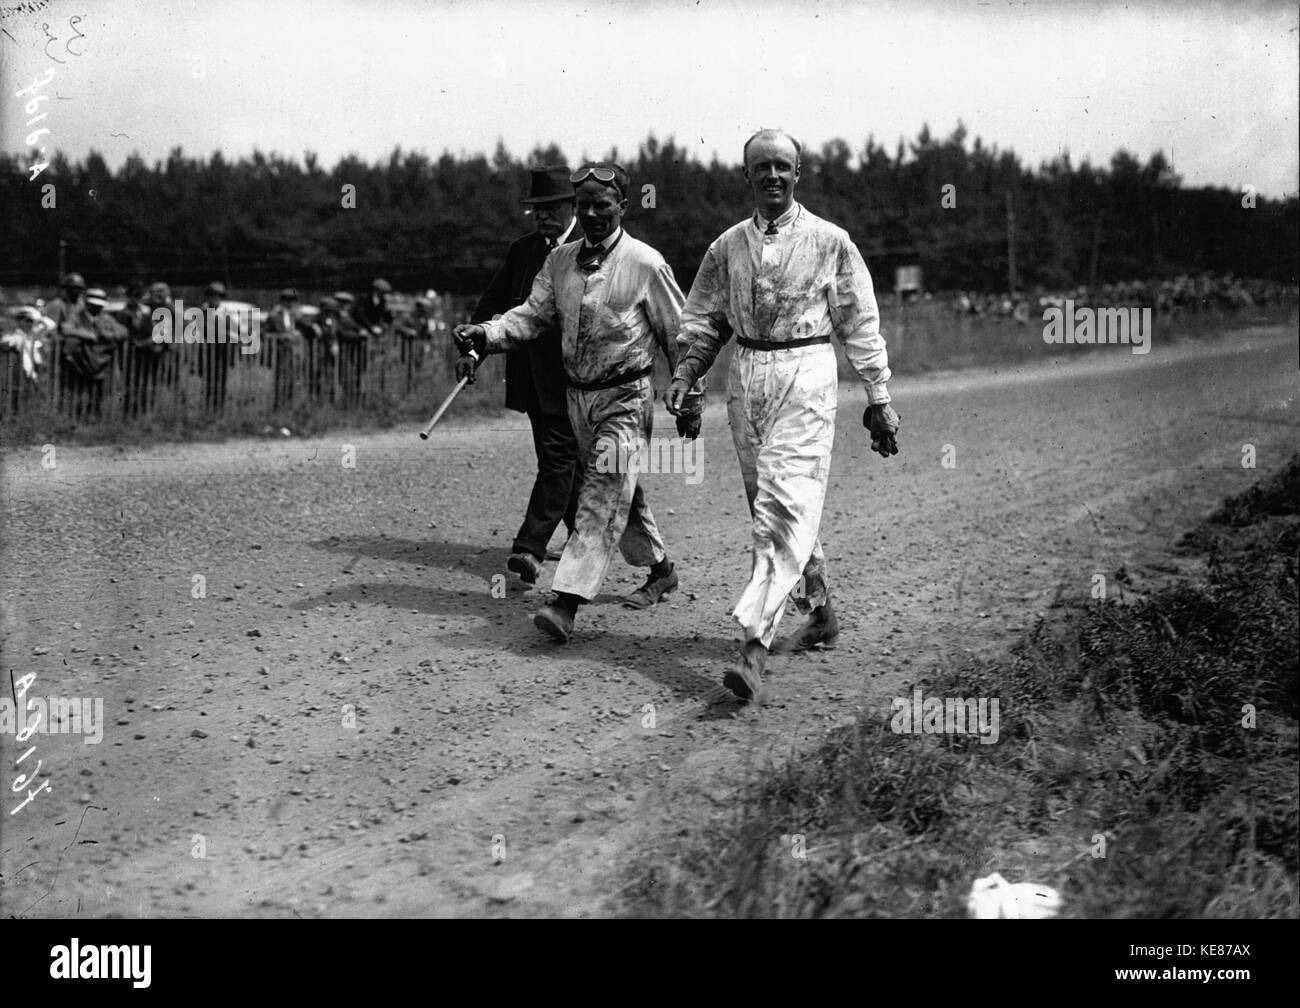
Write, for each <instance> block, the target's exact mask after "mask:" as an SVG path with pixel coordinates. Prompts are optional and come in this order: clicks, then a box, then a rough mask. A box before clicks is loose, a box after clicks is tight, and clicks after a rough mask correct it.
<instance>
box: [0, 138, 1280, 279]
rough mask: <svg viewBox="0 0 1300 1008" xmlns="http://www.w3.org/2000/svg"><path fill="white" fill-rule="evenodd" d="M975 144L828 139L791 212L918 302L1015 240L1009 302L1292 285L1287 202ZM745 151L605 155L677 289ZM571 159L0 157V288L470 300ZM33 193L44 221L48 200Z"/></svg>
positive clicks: (1001, 272)
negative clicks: (1184, 280)
mask: <svg viewBox="0 0 1300 1008" xmlns="http://www.w3.org/2000/svg"><path fill="white" fill-rule="evenodd" d="M967 139H968V138H967V132H966V130H965V128H964V127H963V126H962V125H961V124H960V122H959V123H958V125H957V128H956V129H955V130H954V132H953V133H952V134H951V135H950V136H949V137H947V138H946V139H937V138H935V137H934V136H932V135H931V133H930V130H929V128H928V127H925V128H923V129H922V130H921V132H920V134H919V135H918V136H917V138H916V139H915V140H913V141H911V142H908V143H904V142H902V141H900V142H899V144H898V146H897V149H896V150H895V151H894V152H893V153H892V154H891V153H890V152H889V151H888V150H887V149H886V148H885V147H883V146H881V145H880V144H879V143H877V142H876V140H875V139H874V138H868V139H867V141H866V143H865V145H864V146H863V148H862V149H861V150H859V151H858V152H856V158H855V156H854V151H852V150H851V149H850V147H849V145H848V144H847V143H845V142H844V141H843V140H838V139H837V140H832V141H831V142H829V143H826V144H824V145H822V146H821V148H820V149H818V150H813V149H806V150H805V152H804V158H803V175H802V178H801V180H800V183H799V188H798V190H797V194H798V198H799V199H800V201H801V202H803V203H804V204H805V205H806V206H808V207H809V209H811V210H812V211H813V212H815V213H817V214H819V215H821V216H823V217H826V218H827V219H829V220H831V221H834V222H835V223H837V224H839V225H841V226H843V227H844V228H846V229H847V230H848V232H849V234H850V235H851V236H852V237H853V239H854V241H856V242H857V244H858V247H859V248H860V249H861V250H862V253H863V255H864V256H865V258H866V260H867V263H868V265H869V266H870V267H871V269H872V271H873V273H874V274H875V276H876V278H877V286H878V287H879V288H881V289H884V290H888V289H889V288H890V287H891V286H892V277H893V269H894V267H896V266H900V265H907V264H913V263H915V264H919V265H921V266H922V267H923V269H924V271H925V284H926V286H927V287H928V288H930V289H935V290H939V289H955V288H963V289H968V290H969V289H977V290H986V291H995V290H1006V289H1007V287H1008V285H1009V282H1010V281H1009V275H1008V274H1009V271H1008V266H1009V263H1008V257H1009V253H1010V245H1011V244H1014V256H1015V265H1016V271H1015V279H1016V282H1017V286H1018V287H1020V288H1031V287H1034V286H1043V287H1046V288H1050V289H1060V288H1064V287H1068V286H1072V285H1077V284H1082V283H1104V282H1108V281H1118V280H1127V279H1131V278H1134V277H1165V276H1175V275H1178V274H1183V273H1192V274H1195V273H1201V272H1205V271H1212V272H1214V273H1218V274H1222V273H1233V274H1236V275H1244V276H1254V277H1259V278H1263V279H1269V280H1276V281H1280V282H1284V283H1295V282H1296V281H1297V276H1298V274H1300V261H1298V260H1300V212H1298V206H1300V205H1298V201H1297V199H1296V198H1294V197H1292V198H1290V199H1287V200H1285V201H1277V200H1267V199H1264V198H1263V197H1256V196H1253V195H1252V194H1251V193H1250V192H1246V193H1243V192H1242V191H1241V190H1240V189H1228V188H1208V187H1207V188H1200V189H1189V188H1183V186H1182V183H1181V179H1180V178H1179V177H1178V176H1177V175H1175V174H1174V173H1173V171H1172V170H1171V168H1170V165H1169V163H1168V161H1167V160H1166V158H1165V157H1164V155H1163V154H1161V153H1159V152H1157V153H1155V154H1153V155H1152V156H1151V157H1150V159H1149V160H1147V161H1145V162H1143V161H1142V160H1141V159H1139V158H1137V157H1134V156H1133V155H1132V154H1130V153H1128V152H1127V151H1124V150H1120V151H1119V152H1117V153H1116V154H1115V155H1114V156H1113V157H1112V158H1111V160H1110V164H1109V166H1107V167H1097V166H1094V165H1092V164H1090V163H1088V162H1087V161H1084V162H1083V163H1081V164H1078V165H1075V164H1074V163H1073V162H1072V161H1071V159H1070V157H1069V155H1068V154H1062V155H1061V156H1059V157H1057V158H1056V159H1054V160H1052V161H1050V162H1048V163H1045V164H1043V165H1041V166H1039V167H1038V168H1037V169H1034V168H1030V167H1027V166H1025V165H1024V164H1022V162H1021V161H1020V159H1019V157H1017V155H1016V154H1015V153H1013V152H1012V151H1009V150H999V149H998V148H997V147H987V146H985V145H984V144H983V143H982V142H981V141H980V140H979V139H978V138H976V139H975V140H974V142H973V143H968V142H967ZM739 157H740V151H739V144H738V145H737V151H736V152H735V162H730V163H723V162H721V161H719V160H718V159H716V158H715V159H714V160H713V161H711V162H710V163H707V164H706V163H703V162H701V161H700V160H699V159H698V158H697V157H694V156H693V155H692V154H691V153H690V152H689V150H688V149H686V148H684V147H681V146H679V145H678V144H677V143H675V142H674V141H673V140H672V139H669V140H667V141H664V142H660V141H659V140H656V139H655V138H654V137H653V136H651V137H649V138H648V139H647V140H646V141H645V143H643V144H642V145H641V147H640V149H639V150H638V151H637V153H636V155H635V156H633V157H628V158H626V159H624V158H620V157H619V152H618V151H612V152H610V158H611V159H614V160H618V161H619V162H620V163H621V164H623V165H624V166H625V167H626V168H627V169H628V171H629V172H630V174H631V177H632V192H631V193H630V204H631V206H630V210H629V214H628V217H627V221H626V223H627V225H628V228H629V230H630V231H631V232H632V233H634V234H636V235H637V236H638V237H641V238H643V239H645V240H646V241H648V242H650V243H651V244H652V245H653V246H655V247H656V248H658V249H659V250H660V251H661V252H662V253H663V254H664V256H665V257H666V258H667V259H668V261H669V262H670V263H671V264H672V266H673V269H674V270H675V271H676V273H677V275H678V278H679V280H680V281H681V282H682V285H683V287H684V288H685V287H686V286H687V285H688V284H689V283H690V281H691V279H692V278H693V276H694V274H695V270H696V269H697V267H698V265H699V262H700V258H701V256H702V255H703V254H704V250H705V249H706V248H707V247H708V245H709V243H710V242H711V241H712V240H713V239H714V238H715V237H716V236H717V235H718V234H719V233H721V231H722V230H723V229H725V228H726V227H728V226H729V225H730V224H732V223H734V222H735V221H737V220H739V219H741V218H742V217H744V216H745V215H746V214H747V213H748V210H749V200H748V196H747V193H746V189H745V184H744V181H743V179H742V178H741V174H740V169H739V165H738V162H739ZM563 160H566V159H565V157H564V155H563V153H562V152H561V151H560V150H559V149H558V148H556V147H555V146H554V145H552V146H550V147H548V148H544V149H541V148H539V149H536V150H534V151H532V152H531V154H530V155H529V156H528V157H527V158H526V159H523V160H520V159H518V158H515V157H513V156H511V155H510V154H509V153H508V152H507V151H506V150H505V149H504V148H503V147H502V146H501V145H500V144H498V147H497V150H496V151H495V153H494V154H493V155H492V157H490V158H489V157H486V156H483V155H477V156H472V157H455V156H453V155H452V154H450V153H444V154H442V156H440V157H438V158H436V159H432V158H430V157H428V156H425V155H423V154H419V153H414V152H410V151H402V150H401V149H394V150H393V151H392V153H391V154H390V155H389V156H388V157H387V159H386V160H383V161H380V162H376V163H373V164H369V163H366V162H365V161H362V160H360V159H358V158H357V157H355V156H349V157H346V158H344V159H343V160H341V161H339V162H338V163H337V164H335V165H334V166H333V167H332V168H325V167H323V166H322V165H321V164H320V163H319V160H318V159H317V157H316V156H315V155H314V154H311V153H307V154H306V155H305V156H304V157H303V159H302V161H301V162H299V161H298V160H295V159H292V158H285V157H281V156H279V155H276V154H270V155H267V154H263V153H261V152H257V151H255V152H254V153H253V154H252V156H251V157H241V158H239V159H238V160H234V161H231V160H228V159H227V158H225V157H224V156H223V155H221V154H220V153H216V154H213V155H212V156H211V157H210V158H207V159H206V160H205V159H203V158H193V157H187V156H185V154H184V153H183V152H182V150H181V149H180V148H176V149H175V150H173V151H172V153H171V154H170V155H169V156H168V158H167V159H166V161H160V162H156V163H155V164H153V165H152V166H150V165H148V164H146V163H145V162H144V161H143V160H142V159H141V158H140V157H138V156H133V157H131V158H129V159H128V160H127V161H126V162H125V163H124V164H123V165H122V166H121V167H120V168H118V169H117V170H112V169H110V168H109V167H108V165H107V164H106V163H105V161H104V159H103V157H102V156H100V155H99V154H97V153H94V152H91V153H90V155H89V156H88V157H87V158H86V159H85V160H84V161H69V160H68V159H67V158H66V157H64V156H63V155H61V154H59V155H56V156H55V157H54V158H53V159H52V160H51V162H50V165H49V167H48V168H47V169H46V170H45V171H44V172H42V173H41V174H40V175H39V177H37V178H36V179H34V180H29V178H28V170H27V165H28V164H30V163H31V160H30V159H20V158H17V157H14V156H0V215H2V216H3V219H4V220H5V222H6V229H5V230H6V237H7V239H8V240H7V241H5V242H4V244H3V251H2V253H0V255H2V256H3V258H2V259H0V282H3V283H6V284H10V285H18V284H37V283H39V284H43V285H53V284H54V282H55V281H56V280H57V277H58V269H59V242H60V240H61V239H62V240H63V241H65V242H66V248H67V252H66V255H67V268H68V269H69V270H76V271H78V272H81V273H83V274H85V275H86V276H87V278H88V279H90V280H91V281H92V282H93V283H95V284H98V285H104V284H125V283H128V282H130V281H131V280H135V279H139V280H143V281H146V282H147V281H149V280H151V279H154V278H158V279H163V280H166V281H168V282H171V283H174V284H202V283H206V282H208V281H210V280H218V279H219V280H222V281H223V282H225V283H226V284H227V285H228V286H230V287H231V288H232V293H234V294H235V296H238V294H237V290H238V288H240V287H257V288H272V287H278V286H289V285H293V286H300V287H304V288H310V289H316V290H327V289H333V288H337V287H345V288H352V289H357V288H363V287H366V286H368V285H369V282H370V280H371V279H372V278H373V277H376V276H384V277H386V278H387V279H388V280H390V281H391V282H392V283H393V284H394V285H395V286H396V287H397V288H398V289H399V290H400V289H406V290H413V289H424V288H429V287H433V288H436V289H438V290H441V291H452V292H454V293H460V294H473V293H475V292H477V291H480V290H481V289H482V287H483V286H484V284H485V283H486V282H487V280H488V279H489V278H490V276H491V274H492V272H493V270H495V268H496V267H497V265H498V264H499V263H500V261H501V259H502V256H503V253H504V250H505V247H506V245H507V243H508V242H509V241H510V240H511V239H512V238H513V237H515V236H516V235H518V234H520V233H523V232H524V231H527V230H529V229H530V226H529V222H528V220H527V218H526V217H524V216H523V214H522V212H521V210H522V208H521V206H520V204H519V203H518V198H519V196H520V195H521V194H522V193H523V191H524V190H525V188H526V186H527V177H528V175H527V169H528V165H529V164H540V163H551V162H557V161H563ZM570 163H574V162H570ZM1246 181H1248V180H1246ZM47 184H52V185H53V186H54V187H55V189H54V190H53V198H54V201H55V206H54V207H52V208H50V207H43V206H42V202H43V200H44V201H45V202H47V203H48V202H49V196H48V192H49V191H47V190H44V189H43V187H44V186H46V185H47ZM347 186H353V187H355V190H352V191H353V192H354V194H355V197H354V198H355V207H354V208H349V207H347V206H346V203H347V202H348V198H347V194H348V192H349V190H347V189H345V187H347ZM647 186H650V187H653V188H652V189H646V188H644V187H647ZM948 187H951V188H948ZM1252 203H1253V206H1249V205H1246V204H1252ZM1012 222H1014V223H1012ZM1009 232H1010V234H1011V237H1012V239H1013V242H1009V241H1008V233H1009Z"/></svg>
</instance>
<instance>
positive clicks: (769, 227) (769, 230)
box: [763, 221, 776, 235]
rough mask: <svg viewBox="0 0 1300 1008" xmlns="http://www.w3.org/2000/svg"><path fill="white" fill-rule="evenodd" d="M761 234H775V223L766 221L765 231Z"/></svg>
mask: <svg viewBox="0 0 1300 1008" xmlns="http://www.w3.org/2000/svg"><path fill="white" fill-rule="evenodd" d="M763 234H765V235H774V234H776V221H768V222H767V230H766V231H764V232H763Z"/></svg>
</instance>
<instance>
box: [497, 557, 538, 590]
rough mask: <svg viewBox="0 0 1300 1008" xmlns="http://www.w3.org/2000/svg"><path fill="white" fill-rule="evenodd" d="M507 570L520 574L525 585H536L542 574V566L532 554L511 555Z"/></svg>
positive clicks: (507, 562)
mask: <svg viewBox="0 0 1300 1008" xmlns="http://www.w3.org/2000/svg"><path fill="white" fill-rule="evenodd" d="M506 570H509V571H514V573H516V574H518V575H519V580H520V581H522V582H523V583H524V584H536V583H537V578H538V577H539V576H540V575H541V573H542V564H541V561H540V560H538V559H537V558H536V557H535V556H533V555H532V554H531V553H511V554H510V559H509V560H507V561H506Z"/></svg>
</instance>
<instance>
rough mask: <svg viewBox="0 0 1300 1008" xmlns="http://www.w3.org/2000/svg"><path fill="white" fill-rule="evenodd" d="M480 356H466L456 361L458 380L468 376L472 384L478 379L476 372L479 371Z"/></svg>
mask: <svg viewBox="0 0 1300 1008" xmlns="http://www.w3.org/2000/svg"><path fill="white" fill-rule="evenodd" d="M478 364H479V362H478V358H477V357H469V356H465V357H462V358H460V360H458V361H456V380H457V381H460V380H461V379H462V378H468V379H469V383H470V384H471V385H473V384H474V382H475V381H476V380H477V379H476V377H475V372H476V371H478Z"/></svg>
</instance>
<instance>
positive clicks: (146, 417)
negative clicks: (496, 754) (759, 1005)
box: [0, 303, 1295, 442]
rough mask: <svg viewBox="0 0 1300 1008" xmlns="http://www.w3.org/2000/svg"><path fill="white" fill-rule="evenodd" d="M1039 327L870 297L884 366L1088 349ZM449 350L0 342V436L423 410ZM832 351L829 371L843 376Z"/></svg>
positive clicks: (481, 401) (485, 393)
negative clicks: (67, 352) (28, 362)
mask: <svg viewBox="0 0 1300 1008" xmlns="http://www.w3.org/2000/svg"><path fill="white" fill-rule="evenodd" d="M1294 319H1295V305H1294V303H1291V304H1287V305H1276V306H1271V307H1270V309H1269V310H1267V311H1263V310H1258V309H1253V310H1247V311H1223V312H1221V311H1213V312H1205V313H1203V314H1199V315H1188V316H1185V317H1173V318H1171V317H1159V316H1158V317H1157V321H1156V333H1155V343H1156V345H1160V344H1161V343H1163V342H1165V341H1166V340H1168V339H1177V338H1187V337H1198V336H1204V335H1210V334H1214V333H1218V332H1222V331H1224V330H1227V329H1232V328H1240V327H1242V326H1247V325H1258V324H1264V323H1278V322H1291V323H1292V324H1294ZM1042 328H1043V327H1042V322H1041V320H1030V321H1029V322H1028V323H1027V324H1025V323H1019V324H1018V323H1017V322H1014V321H1010V320H996V319H989V318H971V317H969V316H958V315H954V314H953V313H952V312H951V311H949V310H948V309H947V308H945V307H942V306H940V305H939V304H937V303H923V304H917V305H911V306H906V305H904V306H899V305H897V304H883V305H882V319H881V329H882V331H883V332H884V333H885V335H886V339H887V342H888V346H889V355H890V362H891V366H892V367H893V369H894V371H895V373H896V374H902V373H907V372H916V371H923V370H931V369H935V368H957V367H969V366H978V365H982V364H992V363H999V362H1005V361H1012V360H1023V359H1028V358H1032V357H1039V356H1051V355H1053V354H1058V353H1062V352H1072V353H1087V352H1093V351H1094V348H1092V347H1087V346H1076V347H1062V346H1051V345H1046V344H1044V342H1043V339H1042ZM732 347H733V344H731V343H729V344H728V345H727V346H725V347H724V348H723V351H722V354H721V355H720V356H719V359H718V361H717V362H716V364H715V366H714V368H713V370H712V372H711V375H710V385H711V387H712V388H713V389H714V392H712V393H711V396H710V397H711V398H714V399H716V398H718V397H719V395H720V393H721V390H722V389H723V388H724V387H725V378H724V376H725V373H726V372H725V369H726V367H727V364H728V361H729V359H730V355H731V352H732ZM456 356H457V355H456V351H455V349H454V348H453V346H452V345H451V340H450V339H449V338H443V339H441V340H437V341H435V340H430V339H416V338H412V337H411V336H409V335H407V334H403V333H402V332H400V331H397V330H389V331H387V332H385V333H384V334H383V335H380V336H371V337H369V338H367V339H363V340H355V341H346V340H341V341H340V342H339V343H338V346H337V351H336V352H332V351H331V350H330V348H329V346H328V345H326V344H324V343H322V342H321V341H320V340H315V341H306V340H301V341H298V342H296V343H293V344H286V343H284V342H283V341H278V340H277V337H276V336H275V335H273V334H267V333H263V334H262V341H261V346H260V348H259V350H258V352H257V353H249V354H245V353H243V352H241V345H240V344H238V343H231V344H224V345H223V344H192V345H186V344H173V345H170V346H165V347H162V348H161V350H159V349H155V348H154V347H153V346H151V345H145V346H143V347H140V346H136V345H134V344H131V343H123V344H119V345H118V346H116V347H115V349H114V351H113V353H112V360H111V364H110V366H109V367H108V368H107V369H106V370H105V372H104V374H103V376H102V378H101V379H100V380H98V381H92V380H87V379H85V378H83V377H81V376H80V375H78V374H76V373H75V372H74V371H72V369H70V368H69V367H68V366H67V363H66V361H65V360H64V359H63V356H62V354H60V353H59V352H58V348H57V346H48V345H47V347H46V350H45V363H44V365H43V366H42V367H41V368H39V369H38V370H37V374H36V377H35V378H34V379H33V378H30V377H28V376H26V375H25V374H24V373H23V370H22V358H21V356H20V355H19V354H17V353H7V352H6V353H0V435H2V436H3V438H4V440H5V441H9V442H16V441H31V440H39V439H40V438H42V437H45V436H49V435H53V434H56V433H57V434H63V435H66V434H68V433H69V432H72V431H75V432H77V433H78V434H81V433H89V434H91V435H92V436H93V433H94V432H96V431H102V432H108V431H115V430H120V429H123V428H133V427H143V426H147V427H151V428H165V429H168V430H175V431H184V430H189V429H193V430H206V429H217V430H228V431H242V432H249V431H256V430H259V429H264V428H265V427H266V426H268V425H269V426H272V427H277V428H278V427H281V426H287V427H289V428H291V429H292V430H293V431H294V432H298V431H299V430H301V429H303V428H312V427H318V426H320V425H321V423H322V422H324V423H338V422H344V423H346V422H349V421H350V420H359V419H362V418H367V417H370V418H374V417H386V418H389V419H398V418H405V419H410V418H414V417H421V418H423V417H425V416H427V414H428V413H429V412H430V411H431V410H432V408H433V406H434V405H435V404H436V403H437V402H438V401H439V400H440V399H441V398H442V397H443V396H445V395H446V394H447V392H448V391H450V389H451V387H452V386H453V385H454V377H453V373H454V369H455V362H456ZM840 357H841V359H840V362H839V364H840V376H841V377H842V378H843V379H845V380H853V379H854V377H855V376H854V375H853V373H852V371H851V369H850V368H849V366H848V364H847V362H846V361H845V360H844V359H843V356H842V355H840ZM504 376H505V359H504V357H501V356H497V355H494V356H492V357H489V358H488V359H487V360H486V361H484V362H483V364H482V366H481V367H480V368H479V375H478V394H476V395H473V394H472V395H462V396H461V397H460V398H459V399H458V400H457V403H456V409H455V410H454V411H453V412H455V411H459V410H464V409H474V408H482V407H483V406H484V405H487V404H490V405H492V406H498V405H500V403H501V398H502V397H501V395H500V387H501V384H502V383H503V382H504ZM655 380H656V384H657V385H658V386H659V387H661V388H662V387H663V385H665V384H666V383H667V380H668V374H667V367H666V365H665V363H664V361H663V360H662V359H660V360H658V361H657V365H656V372H655Z"/></svg>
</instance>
